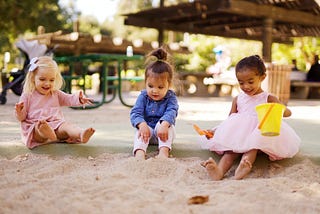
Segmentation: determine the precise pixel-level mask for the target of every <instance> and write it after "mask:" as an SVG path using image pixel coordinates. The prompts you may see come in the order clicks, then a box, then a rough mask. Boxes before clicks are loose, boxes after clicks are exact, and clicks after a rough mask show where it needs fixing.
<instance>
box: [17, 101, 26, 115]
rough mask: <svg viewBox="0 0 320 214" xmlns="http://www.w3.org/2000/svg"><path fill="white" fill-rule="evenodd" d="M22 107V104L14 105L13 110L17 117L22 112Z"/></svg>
mask: <svg viewBox="0 0 320 214" xmlns="http://www.w3.org/2000/svg"><path fill="white" fill-rule="evenodd" d="M23 107H24V103H23V102H21V103H16V105H15V110H16V113H17V115H20V114H21V112H22V110H23Z"/></svg>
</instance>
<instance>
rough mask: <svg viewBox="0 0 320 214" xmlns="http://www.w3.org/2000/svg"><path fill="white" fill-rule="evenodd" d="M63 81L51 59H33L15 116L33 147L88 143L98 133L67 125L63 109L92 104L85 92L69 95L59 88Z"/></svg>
mask: <svg viewBox="0 0 320 214" xmlns="http://www.w3.org/2000/svg"><path fill="white" fill-rule="evenodd" d="M62 85H63V78H62V76H61V74H60V72H59V69H58V66H57V64H56V62H55V61H54V60H53V59H52V58H51V57H49V56H42V57H39V58H38V57H36V58H33V59H32V60H31V61H30V65H29V69H28V73H27V75H26V79H25V82H24V86H23V93H22V95H21V97H20V100H19V102H18V103H17V104H16V105H15V114H16V117H17V119H18V120H19V121H20V122H21V131H22V133H21V135H22V140H23V142H24V144H25V145H26V146H27V147H28V148H29V149H33V148H34V147H37V146H40V145H43V144H48V143H53V142H61V141H66V142H68V143H86V142H88V140H89V139H90V137H91V136H92V135H93V133H94V132H95V130H94V129H93V128H88V129H85V130H82V129H80V128H79V127H77V126H75V125H73V124H71V123H69V122H66V121H65V119H64V116H63V113H62V111H61V106H79V105H85V104H90V103H91V102H90V99H88V98H86V97H85V96H84V95H83V93H82V92H80V93H79V94H77V95H76V94H66V93H64V92H63V91H60V90H59V89H60V88H61V87H62Z"/></svg>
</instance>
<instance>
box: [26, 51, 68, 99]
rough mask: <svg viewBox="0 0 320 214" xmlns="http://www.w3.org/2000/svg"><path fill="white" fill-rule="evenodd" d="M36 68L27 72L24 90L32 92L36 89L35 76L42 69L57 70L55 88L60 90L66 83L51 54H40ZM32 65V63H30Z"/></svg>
mask: <svg viewBox="0 0 320 214" xmlns="http://www.w3.org/2000/svg"><path fill="white" fill-rule="evenodd" d="M34 64H35V65H36V68H35V69H34V70H30V71H28V72H27V75H26V78H25V80H24V85H23V92H24V93H32V92H34V90H35V89H36V86H35V80H34V77H35V75H36V74H37V72H38V71H39V70H40V69H44V70H47V69H51V70H53V71H54V72H55V81H54V86H53V90H54V91H56V90H59V89H61V88H62V86H63V84H64V80H63V77H62V76H61V73H60V71H59V68H58V65H57V63H56V62H55V61H54V60H53V59H52V57H50V56H40V57H38V59H37V61H36V62H35V63H34ZM29 66H30V65H29Z"/></svg>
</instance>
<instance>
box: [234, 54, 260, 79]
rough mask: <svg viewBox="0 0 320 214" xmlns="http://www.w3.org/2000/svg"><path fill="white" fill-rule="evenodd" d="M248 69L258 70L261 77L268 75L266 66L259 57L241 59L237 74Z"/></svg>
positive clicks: (237, 66)
mask: <svg viewBox="0 0 320 214" xmlns="http://www.w3.org/2000/svg"><path fill="white" fill-rule="evenodd" d="M246 68H249V69H253V70H256V71H257V75H259V76H262V75H264V74H265V73H266V66H265V65H264V62H263V60H262V59H261V58H260V56H259V55H252V56H248V57H245V58H243V59H241V60H240V61H239V62H238V63H237V65H236V73H237V72H241V71H243V70H244V69H246Z"/></svg>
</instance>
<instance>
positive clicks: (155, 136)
mask: <svg viewBox="0 0 320 214" xmlns="http://www.w3.org/2000/svg"><path fill="white" fill-rule="evenodd" d="M152 58H155V60H152ZM147 60H149V61H150V60H152V61H151V62H150V63H149V64H148V65H147V67H146V69H145V85H146V88H145V89H144V90H142V91H141V93H140V95H139V96H138V98H137V101H136V103H135V105H134V106H133V108H132V109H131V112H130V120H131V124H132V126H133V127H135V128H136V132H135V137H134V148H133V154H134V156H135V157H136V158H138V159H145V155H146V150H147V148H148V145H149V144H157V145H158V148H159V154H158V155H157V157H160V158H163V157H164V158H167V157H169V152H170V150H171V145H172V142H173V140H174V138H175V127H174V125H175V120H176V117H177V115H178V108H179V106H178V101H177V97H176V94H175V93H174V91H172V90H171V89H169V87H170V86H171V84H172V79H173V67H172V66H171V65H170V64H169V63H168V62H167V61H166V60H167V52H166V51H165V50H164V49H163V48H159V49H156V50H154V51H153V52H151V53H150V54H149V55H148V58H147Z"/></svg>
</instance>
